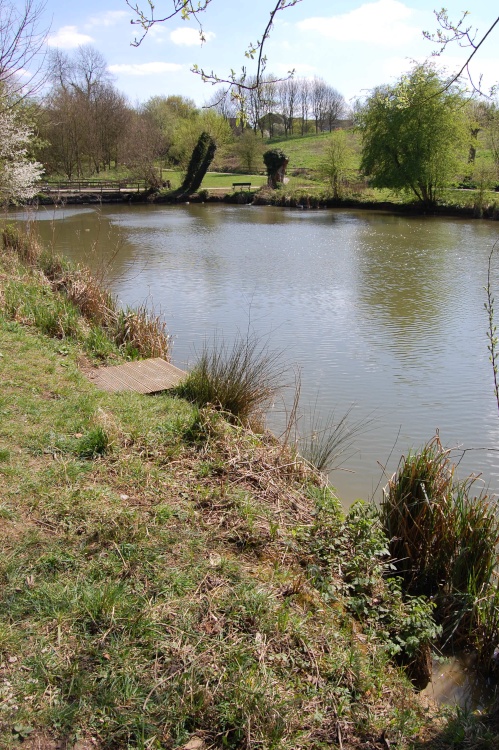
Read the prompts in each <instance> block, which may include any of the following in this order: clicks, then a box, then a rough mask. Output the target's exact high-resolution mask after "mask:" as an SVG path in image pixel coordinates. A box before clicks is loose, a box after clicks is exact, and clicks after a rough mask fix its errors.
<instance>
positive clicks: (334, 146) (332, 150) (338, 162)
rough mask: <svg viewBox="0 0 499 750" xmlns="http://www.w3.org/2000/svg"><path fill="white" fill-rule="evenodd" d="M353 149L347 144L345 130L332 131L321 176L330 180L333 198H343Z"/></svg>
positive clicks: (321, 168)
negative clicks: (344, 184)
mask: <svg viewBox="0 0 499 750" xmlns="http://www.w3.org/2000/svg"><path fill="white" fill-rule="evenodd" d="M351 155H352V150H351V149H350V148H349V147H348V145H347V139H346V134H345V131H344V130H335V131H334V133H331V135H330V136H329V140H328V143H327V146H326V148H325V151H324V161H323V162H322V163H321V165H320V168H319V171H320V173H321V176H322V177H323V178H324V179H325V180H327V181H328V183H329V185H330V186H331V190H332V191H333V198H335V199H338V198H341V192H342V186H343V182H344V181H345V178H346V175H347V172H348V165H349V162H350V158H351Z"/></svg>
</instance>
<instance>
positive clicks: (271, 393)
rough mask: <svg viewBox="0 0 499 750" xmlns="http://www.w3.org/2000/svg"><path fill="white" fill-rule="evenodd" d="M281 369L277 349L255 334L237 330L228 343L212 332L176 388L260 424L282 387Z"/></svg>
mask: <svg viewBox="0 0 499 750" xmlns="http://www.w3.org/2000/svg"><path fill="white" fill-rule="evenodd" d="M285 370H286V368H285V366H284V365H283V363H282V360H281V353H280V352H276V351H271V350H269V348H268V346H267V345H266V343H265V342H262V341H261V339H259V338H258V337H257V336H255V335H247V336H242V335H240V334H239V335H238V336H236V338H235V340H234V343H233V344H232V345H229V344H227V343H226V342H225V341H224V340H223V339H220V338H218V337H217V336H215V337H214V339H213V344H212V346H211V347H209V346H208V345H207V344H206V343H205V345H204V347H203V350H202V352H201V356H200V357H199V361H198V362H197V364H196V365H195V367H194V368H193V369H192V371H191V372H190V374H189V376H188V377H187V379H186V380H185V381H184V383H182V384H181V386H180V387H179V390H178V392H179V395H181V396H183V397H184V398H186V399H188V400H189V401H192V402H193V403H196V404H198V405H199V406H205V405H207V404H211V405H212V406H214V407H215V408H216V409H219V410H221V411H224V412H226V414H227V415H228V416H229V417H231V418H232V419H235V420H236V421H240V422H243V423H246V424H248V423H251V424H252V425H253V426H255V425H257V424H258V423H260V425H259V426H261V422H262V417H263V415H264V413H265V411H266V410H267V409H268V408H269V407H270V405H271V404H272V401H273V399H274V398H275V396H276V395H277V393H278V392H279V391H280V390H281V389H282V388H283V385H284V383H283V379H284V373H285Z"/></svg>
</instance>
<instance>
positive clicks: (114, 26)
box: [16, 0, 499, 104]
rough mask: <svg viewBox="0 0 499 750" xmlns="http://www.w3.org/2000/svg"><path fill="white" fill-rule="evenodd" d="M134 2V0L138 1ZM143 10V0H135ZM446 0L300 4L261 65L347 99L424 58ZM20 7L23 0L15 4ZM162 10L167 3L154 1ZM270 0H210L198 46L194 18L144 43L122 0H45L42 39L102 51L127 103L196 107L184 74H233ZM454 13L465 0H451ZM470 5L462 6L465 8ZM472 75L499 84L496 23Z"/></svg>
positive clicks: (449, 62) (478, 12)
mask: <svg viewBox="0 0 499 750" xmlns="http://www.w3.org/2000/svg"><path fill="white" fill-rule="evenodd" d="M134 1H135V0H134ZM138 2H139V5H143V6H144V7H145V8H146V7H147V0H138ZM439 2H440V3H441V2H442V0H413V1H412V2H411V0H365V1H364V2H360V1H358V0H349V1H347V0H302V2H300V3H299V4H298V5H296V6H295V7H293V8H289V9H287V10H284V11H283V12H281V13H280V14H279V18H278V21H277V22H276V23H275V25H274V29H273V31H272V36H271V39H270V41H269V43H268V44H267V46H266V54H267V57H268V66H267V69H268V71H269V72H270V71H271V72H274V73H276V74H278V75H284V74H285V73H286V71H288V70H290V69H292V68H294V69H295V70H296V74H297V75H300V76H307V77H313V76H314V75H317V76H321V77H323V78H324V79H325V80H327V81H328V82H329V83H330V84H331V85H333V86H334V87H335V88H337V89H338V90H339V91H340V92H341V93H342V94H343V95H344V96H345V97H346V98H347V99H352V98H353V97H356V96H360V95H362V94H363V93H365V92H366V91H367V90H369V89H371V88H372V87H374V86H376V85H378V84H381V83H387V82H390V81H393V80H395V79H396V78H397V77H398V76H399V75H400V74H401V73H403V72H405V71H406V70H407V69H408V68H410V66H411V61H412V60H418V61H422V60H423V59H424V58H426V57H428V56H429V55H430V54H431V52H432V50H433V48H434V45H432V44H431V43H430V42H428V41H425V40H424V39H423V36H422V31H423V30H430V31H434V30H435V29H436V27H437V22H436V19H435V16H434V14H433V10H434V9H439V8H440V5H439V4H438V3H439ZM16 3H17V5H19V6H20V7H22V6H23V4H24V3H23V0H16ZM155 5H156V12H157V14H158V15H160V14H161V12H162V11H163V12H164V13H165V14H166V12H167V10H168V9H169V8H171V7H172V0H155ZM274 5H275V2H274V0H212V3H211V5H210V6H209V8H208V10H207V11H206V13H205V14H203V26H204V32H205V37H206V42H205V43H204V44H203V45H202V46H201V45H200V43H199V35H198V32H197V30H196V29H197V26H196V24H195V23H193V22H190V23H185V22H182V21H181V20H174V21H173V22H169V23H168V24H162V25H158V26H156V27H155V28H154V29H153V30H152V31H151V32H149V34H148V36H147V37H146V38H145V39H144V41H143V42H142V44H141V45H140V47H138V48H134V47H133V46H131V41H132V40H133V38H134V36H135V35H136V34H137V28H136V27H133V26H131V24H130V19H131V18H132V17H133V13H132V11H131V10H130V8H129V7H128V6H127V4H126V2H125V0H84V1H82V2H77V1H76V0H46V1H45V11H44V16H43V21H44V22H45V25H46V26H47V27H49V26H50V32H49V35H48V40H47V41H48V44H49V46H51V47H59V48H60V49H63V50H65V51H66V52H71V50H73V49H75V48H76V47H77V46H78V45H80V44H86V43H90V44H93V45H94V46H95V47H96V48H97V49H98V50H99V51H100V52H102V54H103V55H104V56H105V58H106V60H107V61H108V64H109V69H110V71H111V73H112V74H113V76H114V82H115V84H116V86H117V87H118V88H119V89H120V90H121V91H123V92H124V93H125V94H126V95H127V96H128V98H129V99H130V101H131V102H132V103H137V102H141V101H145V100H146V99H148V98H149V97H151V96H154V95H157V94H159V95H166V96H167V95H169V94H182V95H184V96H189V97H191V98H193V99H194V100H195V101H196V102H197V103H198V104H202V103H203V102H204V101H206V100H207V99H208V98H209V97H210V96H211V94H212V93H213V89H212V88H211V86H209V85H207V84H203V83H202V81H201V80H200V79H199V77H197V76H195V75H194V74H193V73H191V72H190V68H191V67H192V65H193V64H194V63H197V64H198V65H199V66H200V67H204V68H205V69H207V70H212V69H213V70H214V71H215V72H216V73H218V74H219V75H224V76H225V75H227V74H228V72H229V71H230V69H231V68H233V69H234V70H236V71H238V70H239V69H240V68H241V66H242V65H243V64H245V62H247V60H246V59H245V57H244V51H245V49H246V48H247V47H248V44H249V43H250V42H255V41H256V40H257V39H258V38H259V37H260V36H261V33H262V30H263V29H264V27H265V25H266V23H267V20H268V16H269V12H270V9H271V7H272V6H274ZM468 5H470V6H471V5H472V6H473V9H472V11H471V12H470V15H469V17H468V24H471V25H472V26H473V27H474V28H478V30H479V33H480V32H481V33H484V32H485V31H486V29H487V28H488V27H489V26H490V24H491V23H492V22H493V21H494V20H495V18H496V16H497V0H473V3H470V2H469V0H468ZM446 7H447V10H448V11H449V15H450V17H451V18H452V19H456V20H457V19H458V18H460V16H461V12H462V10H463V2H462V0H459V2H456V0H448V2H447V3H446ZM465 7H466V6H465ZM464 57H465V52H464V51H462V50H460V49H459V48H458V47H457V46H453V47H452V48H451V49H449V51H448V52H446V54H445V55H444V56H443V57H441V58H440V61H439V64H442V65H444V64H445V66H446V67H447V69H448V70H449V71H453V70H457V69H458V68H459V67H460V61H461V60H463V59H464ZM473 74H474V76H476V78H478V77H479V75H480V74H483V76H484V84H485V85H488V86H490V85H492V84H494V83H496V82H497V81H499V28H498V29H497V30H496V31H495V32H494V34H493V35H491V37H490V39H489V40H488V42H487V43H486V45H485V46H484V47H483V49H482V50H480V52H479V53H478V55H477V59H476V62H475V63H474V64H473Z"/></svg>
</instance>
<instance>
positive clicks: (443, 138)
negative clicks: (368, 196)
mask: <svg viewBox="0 0 499 750" xmlns="http://www.w3.org/2000/svg"><path fill="white" fill-rule="evenodd" d="M359 124H360V128H361V132H362V160H361V170H362V171H363V173H364V174H365V175H367V176H369V177H371V184H372V185H373V186H374V187H379V188H390V189H392V190H395V191H397V192H408V193H410V194H412V195H414V196H415V197H416V198H417V200H418V201H419V202H420V203H421V204H422V205H423V206H424V207H425V208H431V207H432V206H434V205H435V204H436V202H437V199H438V197H439V195H440V193H441V191H442V189H443V188H444V187H445V186H446V185H448V184H449V182H450V181H451V180H452V179H453V177H454V176H455V175H456V173H457V171H458V169H459V166H460V163H461V162H462V159H463V156H464V151H463V150H466V148H467V146H469V144H468V143H467V132H466V116H465V102H464V100H463V97H462V95H461V92H460V91H459V89H458V88H457V87H456V86H455V85H450V86H449V85H446V83H445V81H444V80H442V78H441V77H440V76H439V74H438V72H437V71H436V70H435V68H434V67H433V66H431V65H418V66H416V67H415V68H414V69H413V70H412V71H411V73H409V75H406V76H403V77H402V78H401V79H400V80H399V81H398V83H397V84H396V85H394V86H385V87H381V88H378V89H375V90H374V92H373V93H372V94H371V96H370V97H369V98H368V99H367V101H366V103H365V106H364V107H363V110H362V112H361V114H360V117H359ZM466 156H467V152H466Z"/></svg>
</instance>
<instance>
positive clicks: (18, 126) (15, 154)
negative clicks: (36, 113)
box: [0, 107, 43, 203]
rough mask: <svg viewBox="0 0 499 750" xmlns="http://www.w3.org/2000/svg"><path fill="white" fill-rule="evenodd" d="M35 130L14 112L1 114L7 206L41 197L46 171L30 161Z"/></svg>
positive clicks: (1, 180)
mask: <svg viewBox="0 0 499 750" xmlns="http://www.w3.org/2000/svg"><path fill="white" fill-rule="evenodd" d="M32 136H33V132H32V131H31V129H30V128H29V127H28V126H27V125H25V124H24V123H23V122H22V121H20V116H19V113H17V112H15V111H14V110H13V109H8V108H5V107H4V108H3V109H1V110H0V198H1V200H2V202H3V203H11V202H16V201H24V200H29V199H30V198H33V197H34V196H35V195H36V193H37V188H36V182H37V181H38V180H39V179H40V177H41V175H42V172H43V167H42V165H41V164H39V163H38V162H33V161H30V159H29V158H28V146H29V144H30V141H31V139H32Z"/></svg>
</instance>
